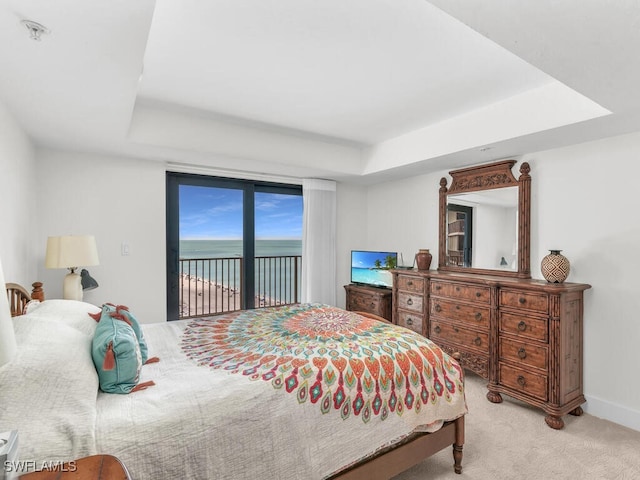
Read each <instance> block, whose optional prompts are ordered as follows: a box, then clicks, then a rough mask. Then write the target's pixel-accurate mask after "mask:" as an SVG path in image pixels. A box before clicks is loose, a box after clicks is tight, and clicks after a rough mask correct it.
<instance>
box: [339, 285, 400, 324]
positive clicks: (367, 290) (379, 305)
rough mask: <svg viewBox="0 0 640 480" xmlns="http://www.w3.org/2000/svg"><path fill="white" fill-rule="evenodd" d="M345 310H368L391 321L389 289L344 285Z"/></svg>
mask: <svg viewBox="0 0 640 480" xmlns="http://www.w3.org/2000/svg"><path fill="white" fill-rule="evenodd" d="M344 289H345V290H346V293H347V302H346V303H347V308H346V309H345V310H350V311H356V312H368V313H373V314H374V315H378V316H379V317H382V318H386V319H387V320H389V321H391V290H390V289H388V288H377V287H368V286H363V285H353V284H351V285H345V286H344Z"/></svg>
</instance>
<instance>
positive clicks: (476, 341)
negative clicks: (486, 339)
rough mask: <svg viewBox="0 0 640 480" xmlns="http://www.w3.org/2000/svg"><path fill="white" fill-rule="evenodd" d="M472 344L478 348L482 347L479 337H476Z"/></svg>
mask: <svg viewBox="0 0 640 480" xmlns="http://www.w3.org/2000/svg"><path fill="white" fill-rule="evenodd" d="M473 343H475V344H476V347H479V346H480V345H482V339H481V338H480V337H476V339H475V340H474V341H473Z"/></svg>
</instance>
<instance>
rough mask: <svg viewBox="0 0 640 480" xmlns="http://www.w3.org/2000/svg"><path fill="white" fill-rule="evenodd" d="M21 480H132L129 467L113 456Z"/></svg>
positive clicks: (87, 459) (76, 462) (75, 462)
mask: <svg viewBox="0 0 640 480" xmlns="http://www.w3.org/2000/svg"><path fill="white" fill-rule="evenodd" d="M19 478H20V480H131V477H130V476H129V472H128V471H127V467H125V466H124V464H123V463H122V462H121V461H120V460H119V459H117V458H116V457H114V456H112V455H92V456H90V457H84V458H80V459H78V460H73V461H71V462H67V463H65V464H63V465H60V466H58V468H57V469H55V470H41V471H39V472H31V473H27V474H25V475H21V476H20V477H19Z"/></svg>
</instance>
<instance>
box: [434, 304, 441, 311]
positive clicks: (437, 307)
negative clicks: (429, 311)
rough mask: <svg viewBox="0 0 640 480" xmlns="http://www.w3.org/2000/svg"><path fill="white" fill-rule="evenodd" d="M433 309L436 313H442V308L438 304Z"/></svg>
mask: <svg viewBox="0 0 640 480" xmlns="http://www.w3.org/2000/svg"><path fill="white" fill-rule="evenodd" d="M433 309H434V310H435V311H436V312H441V311H442V307H441V306H440V304H439V303H436V306H435V307H433Z"/></svg>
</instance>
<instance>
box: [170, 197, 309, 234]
mask: <svg viewBox="0 0 640 480" xmlns="http://www.w3.org/2000/svg"><path fill="white" fill-rule="evenodd" d="M242 195H243V193H242V190H235V189H231V188H215V187H198V186H193V185H180V197H179V198H180V239H182V240H196V239H202V240H204V239H208V240H237V239H241V238H242V211H243V208H242ZM255 211H256V239H257V240H268V239H302V196H301V195H283V194H277V193H262V192H257V193H256V194H255Z"/></svg>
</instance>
